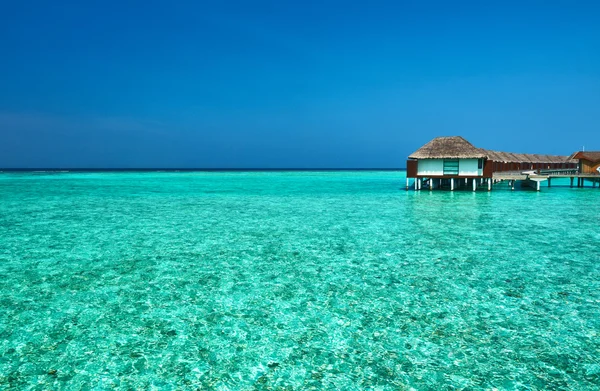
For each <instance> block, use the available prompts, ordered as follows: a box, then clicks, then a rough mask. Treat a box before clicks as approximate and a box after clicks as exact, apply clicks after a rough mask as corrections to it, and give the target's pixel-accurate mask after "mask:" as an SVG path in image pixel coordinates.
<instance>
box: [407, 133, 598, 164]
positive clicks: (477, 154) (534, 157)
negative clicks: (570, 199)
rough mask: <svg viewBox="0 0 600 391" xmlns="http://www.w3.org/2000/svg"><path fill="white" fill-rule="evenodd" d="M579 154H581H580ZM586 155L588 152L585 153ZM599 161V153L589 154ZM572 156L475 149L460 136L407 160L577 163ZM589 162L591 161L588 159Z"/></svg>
mask: <svg viewBox="0 0 600 391" xmlns="http://www.w3.org/2000/svg"><path fill="white" fill-rule="evenodd" d="M580 153H581V152H580ZM585 153H586V154H588V152H585ZM590 153H593V154H597V155H593V156H597V157H598V160H600V152H590ZM574 156H575V155H573V156H557V155H538V154H531V153H510V152H498V151H490V150H488V149H481V148H476V147H475V146H473V144H471V143H470V142H468V141H467V140H465V139H464V138H462V137H460V136H452V137H436V138H434V139H433V140H431V141H430V142H428V143H427V144H425V145H423V146H422V147H421V148H419V149H417V150H416V151H415V152H414V153H413V154H412V155H410V156H409V157H408V158H409V159H489V160H493V161H495V162H503V163H544V164H546V163H547V164H552V163H577V161H576V160H573V159H574V158H575V159H577V158H576V157H574ZM590 160H591V159H590Z"/></svg>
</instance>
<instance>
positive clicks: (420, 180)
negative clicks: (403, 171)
mask: <svg viewBox="0 0 600 391" xmlns="http://www.w3.org/2000/svg"><path fill="white" fill-rule="evenodd" d="M421 186H423V178H419V190H421Z"/></svg>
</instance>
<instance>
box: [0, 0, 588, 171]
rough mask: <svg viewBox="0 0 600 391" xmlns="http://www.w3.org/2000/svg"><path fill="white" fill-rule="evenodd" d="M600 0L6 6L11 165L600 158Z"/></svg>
mask: <svg viewBox="0 0 600 391" xmlns="http://www.w3.org/2000/svg"><path fill="white" fill-rule="evenodd" d="M598 15H600V3H599V2H593V1H585V2H584V1H580V2H577V1H518V2H516V1H515V2H513V1H496V2H487V1H486V2H484V1H455V2H454V1H453V2H450V1H427V0H424V1H390V2H380V1H370V2H353V1H335V2H332V1H302V2H292V1H289V2H288V1H247V2H231V1H196V2H189V3H186V2H153V1H144V2H131V1H121V2H113V1H110V0H108V1H101V2H100V1H99V2H95V1H85V2H79V1H78V2H66V1H65V2H62V1H61V2H57V1H22V2H20V1H19V2H17V1H14V2H3V3H2V4H1V5H0V59H1V60H0V85H1V88H0V136H1V140H0V167H6V168H10V167H23V168H29V167H40V168H41V167H72V168H76V167H79V168H83V167H88V168H101V167H107V168H114V167H123V168H134V167H165V168H169V167H197V168H256V167H263V168H282V167H294V168H320V167H322V168H352V167H361V168H384V167H404V166H405V160H406V156H407V155H408V154H410V153H411V152H412V151H413V150H415V149H416V148H418V147H419V146H421V145H422V144H424V143H425V142H427V141H429V139H431V138H433V137H435V136H442V135H462V136H464V137H465V138H467V139H468V140H470V141H471V142H472V143H474V144H475V145H476V146H480V147H484V148H489V149H498V150H507V151H512V152H539V153H553V154H570V153H571V152H573V151H574V150H577V149H579V148H581V147H582V146H583V145H585V147H586V149H588V150H591V149H597V150H600V24H599V23H598V22H597V21H598Z"/></svg>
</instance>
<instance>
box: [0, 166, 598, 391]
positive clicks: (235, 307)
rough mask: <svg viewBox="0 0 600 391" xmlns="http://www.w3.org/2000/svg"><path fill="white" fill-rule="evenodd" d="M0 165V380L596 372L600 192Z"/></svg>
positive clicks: (90, 382) (65, 385)
mask: <svg viewBox="0 0 600 391" xmlns="http://www.w3.org/2000/svg"><path fill="white" fill-rule="evenodd" d="M403 184H404V173H403V172H291V173H290V172H287V173H285V172H281V173H277V172H271V173H260V172H252V173H104V174H77V173H64V174H50V173H47V174H2V176H0V200H1V203H0V305H1V307H0V308H1V309H2V311H1V312H0V336H1V338H0V389H18V390H27V389H31V390H38V389H39V390H46V389H65V390H71V389H72V390H79V389H97V390H103V389H115V388H118V389H161V390H162V389H164V390H176V389H207V390H310V389H314V390H322V389H331V390H334V389H336V390H342V389H343V390H411V389H415V390H493V389H497V390H561V389H562V390H567V389H568V390H592V389H598V388H600V359H599V358H598V357H600V335H599V334H600V231H598V216H600V202H598V200H600V190H598V189H591V188H590V189H568V188H567V187H561V186H560V183H557V184H555V183H554V182H553V187H552V188H550V189H547V188H543V189H542V192H541V193H536V192H533V191H526V190H523V191H515V192H511V191H509V190H506V189H497V190H494V191H493V192H491V193H487V192H478V193H476V194H473V193H472V192H470V191H458V192H454V193H450V192H445V191H438V192H433V193H430V192H428V191H422V192H420V193H415V192H414V191H408V192H407V191H404V190H401V187H402V185H403Z"/></svg>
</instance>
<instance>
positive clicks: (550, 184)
mask: <svg viewBox="0 0 600 391" xmlns="http://www.w3.org/2000/svg"><path fill="white" fill-rule="evenodd" d="M550 186H552V178H550V177H548V187H550Z"/></svg>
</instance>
